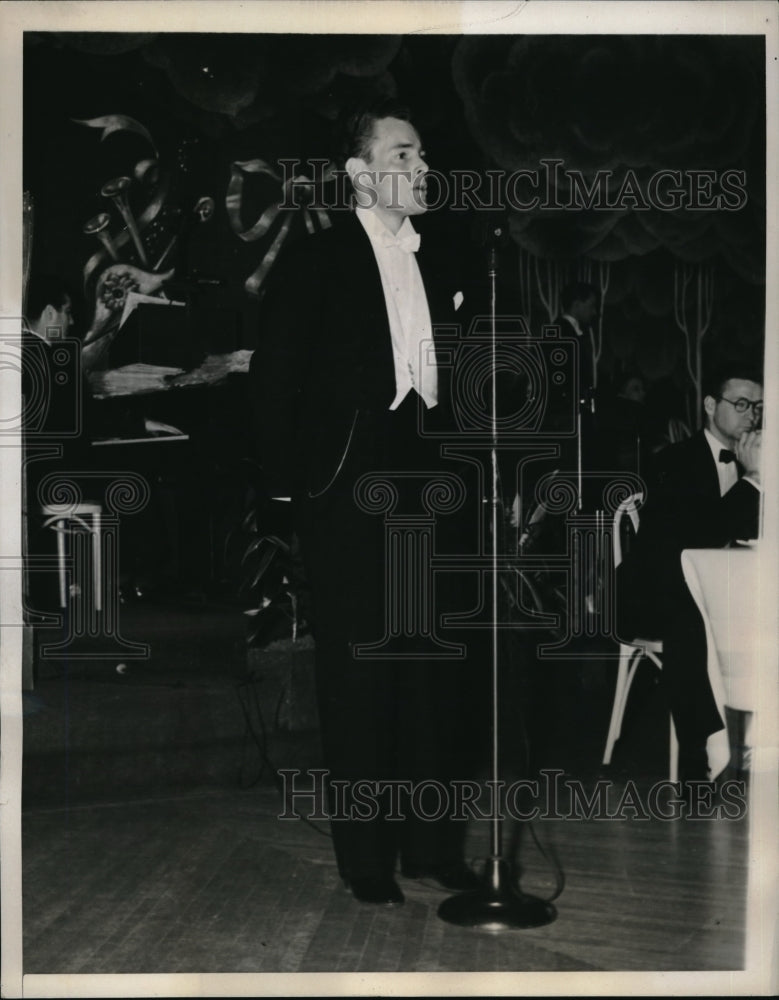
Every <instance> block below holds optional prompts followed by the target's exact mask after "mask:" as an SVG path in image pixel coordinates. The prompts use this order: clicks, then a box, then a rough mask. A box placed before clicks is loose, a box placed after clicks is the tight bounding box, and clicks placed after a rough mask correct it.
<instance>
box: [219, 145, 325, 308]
mask: <svg viewBox="0 0 779 1000" xmlns="http://www.w3.org/2000/svg"><path fill="white" fill-rule="evenodd" d="M246 174H265V175H266V176H268V177H271V178H272V179H273V180H275V181H278V182H279V183H280V184H281V197H280V198H279V200H278V201H277V202H275V203H274V204H272V205H269V206H268V208H266V209H265V211H264V212H263V213H262V215H261V216H260V218H259V219H258V220H257V221H256V222H255V223H254V225H252V226H250V227H249V228H248V229H244V227H243V222H242V219H241V208H242V201H243V185H244V178H245V175H246ZM332 176H333V168H332V167H328V169H327V170H326V171H325V173H324V175H323V177H322V180H323V181H327V180H330V179H331V178H332ZM295 185H298V186H299V187H303V188H304V190H306V191H308V192H310V194H311V199H312V200H313V196H314V181H312V180H311V178H310V177H306V176H305V175H304V174H298V175H296V176H295V177H289V178H287V180H286V181H283V182H282V179H281V177H280V176H279V174H278V173H277V172H276V171H275V170H274V169H273V167H271V166H270V164H268V163H266V162H265V160H236V161H235V162H234V163H233V164H232V166H231V168H230V181H229V183H228V185H227V193H226V195H225V207H226V209H227V217H228V219H229V221H230V227H231V228H232V230H233V232H234V233H235V234H236V236H238V237H239V238H240V239H242V240H244V242H246V243H253V242H254V241H255V240H259V239H261V238H262V237H263V236H265V235H266V233H268V232H269V230H270V228H271V226H273V224H274V223H275V222H276V221H277V219H278V218H279V216H280V214H281V213H282V212H284V213H286V214H285V217H284V219H283V220H282V222H281V225H280V227H279V231H278V233H277V234H276V236H275V238H274V240H273V243H272V244H271V245H270V247H269V249H268V250H267V251H266V253H265V255H264V256H263V258H262V260H261V261H260V264H259V266H258V267H257V268H256V270H255V271H253V272H252V274H250V275H249V277H248V278H247V279H246V282H245V283H244V288H245V289H246V291H247V292H249V294H250V295H258V294H259V289H260V286H261V285H262V283H263V282H264V281H265V279H266V277H267V276H268V272H269V271H270V269H271V267H273V264H274V263H275V261H276V258H277V257H278V255H279V252H280V251H281V248H282V246H283V245H284V241H285V240H286V239H287V236H288V235H289V231H290V228H291V226H292V222H293V220H294V218H295V211H296V210H298V211H299V212H300V213H301V215H302V218H303V222H304V224H305V226H306V229H307V230H308V232H309V233H313V232H314V230H315V226H314V221H313V219H312V216H311V213H312V212H313V213H314V214H315V215H316V217H317V220H318V222H319V225H320V227H321V228H322V229H328V228H329V227H330V224H331V223H330V217H329V216H328V214H327V211H326V210H325V209H324V208H319V207H317V206H316V205H314V206H309V205H298V204H297V203H296V202H295V201H294V199H292V201H291V202H289V203H288V201H287V199H288V198H292V191H293V188H294V186H295Z"/></svg>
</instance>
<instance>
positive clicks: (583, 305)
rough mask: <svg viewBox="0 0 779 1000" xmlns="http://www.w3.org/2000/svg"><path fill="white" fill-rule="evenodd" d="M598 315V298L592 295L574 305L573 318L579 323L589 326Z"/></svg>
mask: <svg viewBox="0 0 779 1000" xmlns="http://www.w3.org/2000/svg"><path fill="white" fill-rule="evenodd" d="M597 315H598V297H597V295H595V294H594V293H593V294H592V295H590V297H589V298H587V299H580V300H579V301H577V302H576V303H575V316H576V318H577V319H578V321H579V322H580V323H584V325H585V326H590V324H591V323H592V321H593V320H594V319H595V317H596V316H597Z"/></svg>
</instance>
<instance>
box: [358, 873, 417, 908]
mask: <svg viewBox="0 0 779 1000" xmlns="http://www.w3.org/2000/svg"><path fill="white" fill-rule="evenodd" d="M344 885H345V886H346V888H347V889H350V890H351V893H352V895H353V896H354V898H355V899H356V900H357V901H358V902H359V903H372V904H373V905H374V906H402V905H403V903H404V898H403V893H402V892H401V891H400V888H399V886H398V884H397V882H396V881H395V879H394V878H392V876H390V875H386V876H378V877H372V876H370V875H368V876H357V877H355V878H345V879H344Z"/></svg>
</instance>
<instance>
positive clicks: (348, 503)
mask: <svg viewBox="0 0 779 1000" xmlns="http://www.w3.org/2000/svg"><path fill="white" fill-rule="evenodd" d="M417 261H418V264H419V269H420V273H421V275H422V279H423V282H424V286H425V291H426V294H427V300H428V305H429V309H430V314H431V319H432V323H433V331H434V339H435V343H436V352H437V358H438V362H439V367H438V379H439V404H438V406H437V407H435V408H433V409H432V410H431V411H428V412H427V413H426V414H425V417H426V420H429V421H431V422H432V424H433V425H435V426H436V427H437V428H438V429H439V430H440V429H442V428H451V417H450V405H449V392H450V388H449V386H450V379H449V374H450V369H449V364H448V358H447V357H446V356H445V354H444V352H443V351H441V348H440V344H441V343H443V339H445V338H446V335H447V333H448V334H449V335H451V332H452V327H453V325H456V324H457V320H458V314H457V313H456V312H455V306H454V297H455V294H456V293H457V292H461V293H464V294H465V295H466V297H467V295H468V292H467V291H465V290H464V287H463V286H464V283H463V280H462V278H461V259H460V258H459V257H458V255H457V254H456V253H454V252H453V251H452V248H451V247H449V246H446V245H442V244H437V243H436V242H435V240H433V239H432V238H428V235H424V236H423V239H422V243H421V247H420V249H419V251H418V254H417ZM463 314H464V312H463ZM442 327H445V328H447V329H446V331H443V330H442ZM260 332H261V343H260V347H259V349H258V350H257V352H256V353H255V355H254V358H253V361H252V376H253V378H254V382H255V387H256V393H255V395H256V404H257V406H256V410H257V421H258V423H257V436H258V439H259V441H260V445H261V451H262V462H263V466H264V470H265V474H266V477H267V488H268V492H269V494H270V495H271V496H276V497H284V496H287V497H292V498H293V504H294V511H295V518H294V519H295V524H296V529H297V532H298V534H299V537H300V541H301V549H302V554H303V559H304V563H305V566H306V571H307V575H308V578H309V582H310V584H311V589H312V606H313V628H314V638H315V641H316V672H317V691H318V703H319V712H320V726H321V731H322V740H323V748H324V754H325V760H324V763H325V766H326V767H327V768H328V769H329V771H330V774H331V777H335V778H339V779H342V780H345V781H347V782H352V783H353V782H355V781H358V780H360V779H363V780H367V781H377V780H382V779H394V780H408V781H411V782H412V783H414V784H418V783H419V782H421V781H425V780H436V781H448V780H450V779H451V778H452V777H455V776H460V777H462V776H464V769H465V764H464V763H463V757H464V756H466V754H465V751H466V749H467V748H468V746H469V745H470V743H471V741H472V735H473V734H472V732H471V733H470V734H466V733H465V732H464V730H463V728H462V727H463V726H464V724H465V722H466V721H467V717H468V713H469V712H470V711H471V710H472V707H473V699H472V698H471V697H469V696H468V695H466V694H465V691H466V690H467V689H468V687H469V685H470V684H475V685H476V686H477V687H479V685H480V684H481V680H482V674H483V671H482V670H481V667H484V666H485V664H481V667H480V668H479V671H478V672H477V671H476V670H475V668H474V666H473V664H472V662H470V660H469V659H468V658H467V657H466V658H464V659H463V658H458V657H453V658H452V659H441V660H426V659H425V657H424V656H423V655H422V654H421V653H420V655H419V656H418V657H417V658H415V659H414V658H412V659H404V658H402V657H401V658H399V659H397V660H391V659H390V660H388V659H365V658H360V657H359V656H355V654H354V647H355V644H356V643H369V642H373V641H377V640H380V639H381V638H382V635H383V631H384V627H385V609H386V606H387V600H388V594H389V592H390V590H391V589H392V587H393V581H391V580H387V579H386V578H385V577H386V573H385V568H386V564H387V557H386V551H385V524H384V519H383V517H382V515H381V514H378V515H377V514H376V513H375V512H374V513H369V512H366V511H365V510H364V509H363V508H362V507H361V506H360V505H359V504H358V503H357V502H356V501H355V497H354V486H355V483H356V482H357V481H358V479H359V478H360V477H361V476H363V475H364V474H366V473H375V472H385V473H387V474H388V476H389V478H390V480H391V479H392V473H393V471H395V470H402V471H416V472H418V473H423V474H424V475H427V476H434V475H435V473H436V472H437V471H450V472H455V473H457V472H458V471H459V470H458V469H457V468H456V467H455V466H454V464H453V463H451V462H447V461H446V460H444V459H442V458H441V457H440V452H439V447H438V442H437V441H436V442H431V440H429V439H427V438H424V437H422V438H421V437H420V436H419V435H418V434H417V419H418V412H417V404H418V403H421V401H420V400H419V398H418V397H417V396H416V394H415V393H413V392H412V393H410V394H409V397H407V398H406V400H405V401H404V403H403V404H402V406H401V407H400V408H399V409H398V411H396V412H394V413H392V412H390V411H389V406H390V404H391V402H392V400H393V398H394V396H395V373H394V363H393V353H392V342H391V336H390V327H389V320H388V316H387V309H386V305H385V299H384V291H383V287H382V283H381V276H380V273H379V269H378V265H377V262H376V258H375V256H374V252H373V249H372V246H371V244H370V240H369V238H368V236H367V235H366V233H365V231H364V230H363V228H362V226H361V224H360V222H359V220H358V219H357V218H356V217H355V216H353V215H351V214H350V215H349V216H347V217H345V218H343V219H339V220H337V224H336V225H335V226H334V227H333V228H331V229H328V230H326V231H323V232H321V233H317V234H316V235H314V236H311V237H307V238H305V239H303V240H302V241H301V242H299V243H298V244H297V245H296V246H295V247H294V248H293V250H292V251H291V252H290V253H289V254H288V256H286V259H284V260H282V261H279V270H278V274H277V275H276V280H275V282H274V285H273V286H272V287H271V288H270V289H269V291H268V293H267V295H266V299H265V302H264V309H263V319H262V326H261V331H260ZM442 338H443V339H442ZM439 351H440V354H439ZM408 486H409V488H408V490H404V489H403V485H402V484H401V488H400V497H399V507H400V508H402V506H403V505H404V504H408V508H407V511H408V513H410V514H412V515H414V514H418V513H419V512H420V510H421V507H420V501H419V484H418V482H415V481H413V480H409V481H408ZM477 488H478V487H477ZM478 499H479V497H478V496H477V497H474V496H473V495H472V494H471V493H470V491H469V496H468V497H467V500H466V504H465V506H464V507H463V508H462V509H461V511H460V512H459V514H458V515H455V516H454V517H453V518H450V519H449V520H447V518H446V517H443V518H439V520H438V521H437V523H436V527H435V531H436V534H435V544H436V547H437V548H440V546H441V545H442V544H448V545H449V546H450V547H454V546H459V545H460V544H461V539H460V537H459V533H460V526H462V525H463V524H465V523H473V519H474V518H478V517H479V516H480V515H479V507H480V504H479V503H478ZM458 518H459V520H458ZM469 518H470V522H469ZM445 540H446V541H445ZM399 586H400V589H401V591H402V590H403V584H402V582H401V583H400V585H399ZM454 590H455V588H452V587H449V588H448V589H447V586H446V584H445V583H444V584H442V585H440V586H437V587H436V591H435V607H436V611H439V610H440V609H441V607H442V602H443V603H444V604H445V603H446V601H447V600H449V601H450V602H451V601H456V599H455V598H453V597H452V594H453V593H454ZM449 607H450V608H452V609H454V604H453V603H450V604H449ZM460 610H464V609H463V608H462V607H461V608H460ZM442 638H444V639H445V640H447V641H453V638H452V636H451V635H450V634H449V633H448V632H447V633H445V634H443V633H442ZM458 638H460V639H461V638H462V636H458ZM404 641H405V640H404ZM405 652H407V653H409V654H414V640H412V639H409V640H407V645H406V647H405ZM385 813H386V810H385V809H384V808H382V809H381V810H380V813H379V816H378V817H377V818H376V819H375V820H373V821H369V822H365V821H357V822H347V821H344V820H337V819H334V820H333V821H332V822H331V828H332V831H333V838H334V846H335V851H336V857H337V860H338V864H339V869H340V871H341V873H342V874H343V875H345V876H347V877H356V876H366V875H374V876H375V875H384V874H388V873H389V872H391V871H392V869H393V867H394V864H395V858H396V854H397V852H398V850H399V851H400V855H401V859H402V860H405V861H406V862H409V863H413V864H420V865H429V864H432V863H436V862H451V861H454V860H457V858H458V857H459V856H460V850H461V845H460V841H461V835H462V833H463V829H462V828H463V824H462V823H460V824H452V823H448V822H446V821H445V820H444V821H441V822H415V821H411V820H410V821H409V822H406V823H398V822H396V821H388V820H385V818H384V817H385Z"/></svg>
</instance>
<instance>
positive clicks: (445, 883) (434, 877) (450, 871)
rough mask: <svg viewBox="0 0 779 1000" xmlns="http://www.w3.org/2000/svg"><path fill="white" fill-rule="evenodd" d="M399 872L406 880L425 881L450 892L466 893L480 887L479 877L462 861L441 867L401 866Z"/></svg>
mask: <svg viewBox="0 0 779 1000" xmlns="http://www.w3.org/2000/svg"><path fill="white" fill-rule="evenodd" d="M400 870H401V873H402V874H403V875H404V876H405V877H406V878H417V879H427V880H429V881H431V882H436V883H437V884H438V885H439V886H440V887H441V888H442V889H451V891H452V892H468V891H470V890H473V889H478V888H479V887H480V886H481V879H480V878H479V876H478V875H477V874H476V872H475V871H473V870H472V869H470V868H469V867H468V865H466V863H465V862H464V861H453V862H451V863H450V864H442V865H414V864H403V865H401V868H400Z"/></svg>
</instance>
